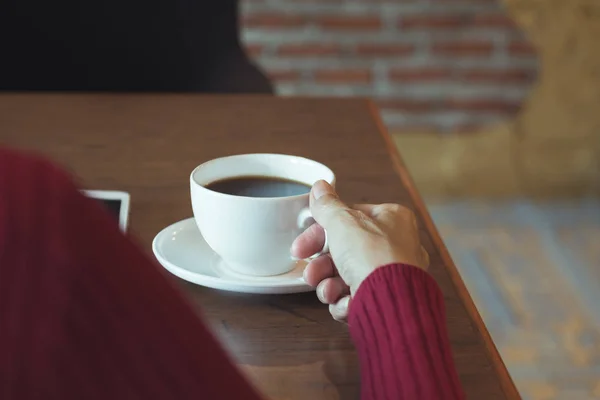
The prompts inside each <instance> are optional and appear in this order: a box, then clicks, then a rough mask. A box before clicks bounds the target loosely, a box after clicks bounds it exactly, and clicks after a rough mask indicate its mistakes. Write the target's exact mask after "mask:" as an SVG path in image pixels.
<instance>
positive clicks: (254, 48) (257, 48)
mask: <svg viewBox="0 0 600 400" xmlns="http://www.w3.org/2000/svg"><path fill="white" fill-rule="evenodd" d="M244 48H245V50H246V54H248V55H249V56H250V57H258V56H260V55H261V54H262V52H263V50H264V49H265V46H263V45H262V44H259V43H248V44H246V45H244Z"/></svg>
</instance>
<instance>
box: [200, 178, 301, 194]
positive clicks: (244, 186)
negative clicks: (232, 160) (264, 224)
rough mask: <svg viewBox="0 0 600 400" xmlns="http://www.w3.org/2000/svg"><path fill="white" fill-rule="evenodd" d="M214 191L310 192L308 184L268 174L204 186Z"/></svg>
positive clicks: (255, 192)
mask: <svg viewBox="0 0 600 400" xmlns="http://www.w3.org/2000/svg"><path fill="white" fill-rule="evenodd" d="M205 187H206V188H207V189H210V190H213V191H215V192H219V193H224V194H231V195H234V196H246V197H287V196H297V195H301V194H306V193H308V192H310V186H309V185H307V184H305V183H302V182H297V181H293V180H291V179H285V178H279V177H270V176H236V177H232V178H227V179H221V180H218V181H214V182H211V183H209V184H208V185H206V186H205Z"/></svg>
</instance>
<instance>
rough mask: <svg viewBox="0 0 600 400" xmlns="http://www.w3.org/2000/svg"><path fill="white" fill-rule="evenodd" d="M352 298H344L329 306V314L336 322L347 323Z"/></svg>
mask: <svg viewBox="0 0 600 400" xmlns="http://www.w3.org/2000/svg"><path fill="white" fill-rule="evenodd" d="M350 300H351V299H350V296H344V297H342V298H341V299H339V300H338V301H337V302H336V303H334V304H330V305H329V313H330V314H331V316H332V317H333V319H335V320H336V321H340V322H345V321H346V320H347V319H348V311H349V310H350Z"/></svg>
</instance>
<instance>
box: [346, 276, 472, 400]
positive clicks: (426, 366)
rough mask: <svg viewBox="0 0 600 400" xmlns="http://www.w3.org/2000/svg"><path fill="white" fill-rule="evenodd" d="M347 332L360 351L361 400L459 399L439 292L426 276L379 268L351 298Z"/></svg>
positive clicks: (458, 389)
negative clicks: (348, 331)
mask: <svg viewBox="0 0 600 400" xmlns="http://www.w3.org/2000/svg"><path fill="white" fill-rule="evenodd" d="M348 322H349V325H350V333H351V335H352V338H353V339H354V343H355V345H356V347H357V350H358V356H359V361H360V367H361V378H362V379H361V385H362V395H361V399H362V400H375V399H377V400H383V399H390V400H391V399H394V400H396V399H407V400H412V399H431V400H434V399H448V400H451V399H463V398H464V397H465V396H464V393H463V390H462V387H461V385H460V381H459V379H458V375H457V373H456V368H455V366H454V361H453V359H452V353H451V350H450V342H449V340H448V332H447V331H446V318H445V312H444V301H443V298H442V293H441V291H440V289H439V287H438V286H437V284H436V283H435V281H434V280H433V278H432V277H431V276H430V275H429V274H427V273H426V272H425V271H423V270H421V269H418V268H416V267H413V266H408V265H401V264H394V265H387V266H384V267H382V268H379V269H377V270H376V271H375V272H374V273H372V274H371V275H370V276H369V277H368V278H367V279H366V280H365V281H364V282H363V283H362V284H361V286H360V287H359V289H358V292H357V294H356V296H355V297H354V298H353V299H352V302H351V305H350V315H349V320H348Z"/></svg>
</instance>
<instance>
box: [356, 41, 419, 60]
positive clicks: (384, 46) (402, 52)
mask: <svg viewBox="0 0 600 400" xmlns="http://www.w3.org/2000/svg"><path fill="white" fill-rule="evenodd" d="M355 51H356V54H359V55H361V56H371V57H394V56H406V55H410V54H413V53H414V52H415V46H414V45H412V44H408V43H361V44H359V45H357V46H356V49H355Z"/></svg>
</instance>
